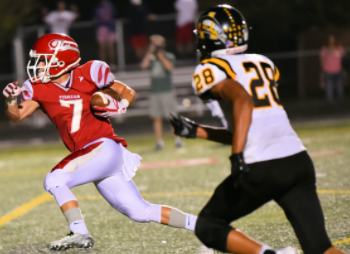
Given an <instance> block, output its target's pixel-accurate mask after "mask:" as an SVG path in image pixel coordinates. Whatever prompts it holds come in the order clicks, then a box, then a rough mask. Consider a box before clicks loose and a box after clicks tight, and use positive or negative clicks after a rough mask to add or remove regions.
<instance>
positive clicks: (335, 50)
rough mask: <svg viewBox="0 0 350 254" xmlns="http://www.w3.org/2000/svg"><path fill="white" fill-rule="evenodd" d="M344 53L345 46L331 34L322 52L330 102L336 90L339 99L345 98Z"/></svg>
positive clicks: (324, 75)
mask: <svg viewBox="0 0 350 254" xmlns="http://www.w3.org/2000/svg"><path fill="white" fill-rule="evenodd" d="M344 55H345V51H344V48H343V47H342V46H341V45H340V44H339V43H337V42H336V40H335V37H334V36H333V35H329V37H328V43H327V45H325V46H324V47H323V48H322V50H321V53H320V56H321V66H322V71H323V81H324V84H325V88H326V96H327V101H328V102H332V101H333V91H334V90H336V92H337V95H338V99H339V100H343V97H344V93H343V75H342V74H343V72H342V57H343V56H344Z"/></svg>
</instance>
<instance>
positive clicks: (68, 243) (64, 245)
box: [47, 232, 94, 250]
mask: <svg viewBox="0 0 350 254" xmlns="http://www.w3.org/2000/svg"><path fill="white" fill-rule="evenodd" d="M93 246H94V239H93V238H92V236H91V235H90V234H85V235H83V234H80V233H78V232H70V234H68V235H67V236H66V237H63V238H62V239H60V240H57V241H54V242H51V243H49V244H48V245H47V248H49V249H50V250H66V249H69V248H82V249H87V248H92V247H93Z"/></svg>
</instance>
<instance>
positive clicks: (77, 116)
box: [60, 99, 83, 133]
mask: <svg viewBox="0 0 350 254" xmlns="http://www.w3.org/2000/svg"><path fill="white" fill-rule="evenodd" d="M60 103H61V106H63V107H67V108H70V106H71V105H73V117H72V125H71V130H70V133H74V132H77V131H78V130H79V129H80V121H81V114H82V112H83V99H78V100H69V101H65V100H60Z"/></svg>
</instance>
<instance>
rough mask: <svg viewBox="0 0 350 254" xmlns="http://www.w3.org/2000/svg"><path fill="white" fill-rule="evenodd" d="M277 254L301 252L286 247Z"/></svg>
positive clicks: (298, 253)
mask: <svg viewBox="0 0 350 254" xmlns="http://www.w3.org/2000/svg"><path fill="white" fill-rule="evenodd" d="M276 254H300V251H299V250H298V249H297V248H294V247H290V246H288V247H286V248H284V249H281V250H278V251H277V252H276Z"/></svg>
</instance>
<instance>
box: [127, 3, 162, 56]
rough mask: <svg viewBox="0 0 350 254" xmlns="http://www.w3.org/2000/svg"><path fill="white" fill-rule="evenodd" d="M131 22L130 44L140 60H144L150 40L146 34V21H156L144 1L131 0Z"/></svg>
mask: <svg viewBox="0 0 350 254" xmlns="http://www.w3.org/2000/svg"><path fill="white" fill-rule="evenodd" d="M128 18H129V20H130V29H129V32H130V44H131V46H132V47H133V48H134V50H135V54H136V56H137V58H138V59H142V58H143V56H144V55H145V53H146V51H147V45H148V38H147V34H146V21H147V20H148V19H149V20H154V19H156V16H155V15H153V14H151V13H150V11H149V9H148V8H147V6H145V5H144V4H142V0H130V7H129V11H128Z"/></svg>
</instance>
